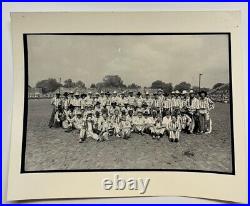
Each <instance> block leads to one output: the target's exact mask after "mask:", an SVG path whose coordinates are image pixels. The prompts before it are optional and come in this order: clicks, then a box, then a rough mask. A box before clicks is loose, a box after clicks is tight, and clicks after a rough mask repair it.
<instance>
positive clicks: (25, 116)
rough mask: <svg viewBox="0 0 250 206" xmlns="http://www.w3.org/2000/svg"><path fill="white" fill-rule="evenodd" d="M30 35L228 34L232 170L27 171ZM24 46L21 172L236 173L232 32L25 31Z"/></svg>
mask: <svg viewBox="0 0 250 206" xmlns="http://www.w3.org/2000/svg"><path fill="white" fill-rule="evenodd" d="M28 35H228V52H229V56H228V59H229V85H230V91H229V92H230V121H231V122H230V124H231V158H232V172H219V171H206V170H187V169H186V170H183V169H73V170H36V171H25V153H26V134H27V117H28V42H27V36H28ZM23 48H24V113H23V139H22V154H21V169H20V173H21V174H25V173H56V172H66V173H68V172H113V171H119V172H126V171H131V172H135V171H142V172H143V171H145V172H147V171H155V172H157V171H159V172H160V171H161V172H164V171H165V172H197V173H214V174H225V175H235V151H234V125H233V92H232V89H233V88H232V64H231V58H232V57H231V33H230V32H208V33H206V32H202V33H193V32H192V33H165V32H164V33H23Z"/></svg>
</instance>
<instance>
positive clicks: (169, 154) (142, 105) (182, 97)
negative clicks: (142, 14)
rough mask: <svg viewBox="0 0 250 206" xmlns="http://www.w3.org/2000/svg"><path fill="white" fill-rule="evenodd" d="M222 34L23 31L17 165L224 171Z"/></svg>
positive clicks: (226, 108) (229, 148) (227, 161)
mask: <svg viewBox="0 0 250 206" xmlns="http://www.w3.org/2000/svg"><path fill="white" fill-rule="evenodd" d="M228 38H229V37H228V35H227V34H220V33H215V34H203V35H202V34H180V35H178V34H174V35H168V34H161V35H157V34H154V35H152V34H142V35H132V34H131V35H129V34H122V35H107V34H105V35H94V34H91V35H87V34H86V35H85V34H76V35H70V34H65V35H57V34H49V35H48V34H47V35H42V34H41V35H32V34H28V35H27V42H26V44H27V45H26V46H27V51H28V53H27V65H28V66H27V70H28V71H27V72H28V79H27V96H26V98H27V113H26V115H27V118H25V119H26V120H27V126H26V128H25V133H24V139H23V144H24V145H25V151H24V155H25V156H24V160H23V162H22V164H23V168H24V171H27V172H37V171H39V172H43V171H46V172H50V171H76V170H79V171H89V170H91V171H93V170H94V171H103V170H111V171H112V170H119V171H120V170H121V171H122V170H155V171H157V170H166V171H168V170H171V171H172V170H174V171H175V170H176V171H196V172H214V173H223V174H231V173H233V171H234V163H233V133H232V125H231V124H232V121H231V119H232V116H231V114H232V105H231V82H230V81H231V80H230V57H229V52H228V51H229V44H228V42H229V39H228Z"/></svg>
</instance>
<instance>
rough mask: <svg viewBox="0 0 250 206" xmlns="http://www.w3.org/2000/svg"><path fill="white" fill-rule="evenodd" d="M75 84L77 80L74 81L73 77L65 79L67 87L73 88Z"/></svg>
mask: <svg viewBox="0 0 250 206" xmlns="http://www.w3.org/2000/svg"><path fill="white" fill-rule="evenodd" d="M75 86H76V84H75V82H73V81H72V79H66V80H65V81H64V87H66V88H72V87H75Z"/></svg>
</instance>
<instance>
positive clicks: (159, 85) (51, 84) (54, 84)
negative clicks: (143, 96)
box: [36, 75, 224, 93]
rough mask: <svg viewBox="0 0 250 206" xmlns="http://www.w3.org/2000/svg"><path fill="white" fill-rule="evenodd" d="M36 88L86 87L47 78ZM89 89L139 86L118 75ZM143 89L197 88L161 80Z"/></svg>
mask: <svg viewBox="0 0 250 206" xmlns="http://www.w3.org/2000/svg"><path fill="white" fill-rule="evenodd" d="M223 84H224V83H217V84H215V85H214V86H213V89H215V88H218V87H220V86H222V85H223ZM36 87H37V88H42V91H43V93H49V92H54V91H56V90H57V89H58V88H59V87H65V88H80V89H86V88H87V87H86V85H85V83H84V82H82V81H81V80H79V81H76V82H74V81H73V80H72V79H66V80H65V81H64V82H63V84H62V83H60V82H58V81H57V80H56V79H54V78H49V79H46V80H41V81H39V82H37V84H36ZM90 88H92V89H98V90H100V89H105V88H121V89H140V88H141V86H140V85H138V84H136V83H132V84H129V85H125V84H124V82H123V80H122V79H121V77H120V76H118V75H106V76H105V77H104V78H103V79H102V81H101V82H98V83H96V84H94V83H92V84H91V85H90ZM144 88H145V89H162V90H163V91H164V92H168V93H169V92H171V91H173V90H179V91H180V92H182V91H183V90H190V89H193V90H194V91H198V90H199V87H197V86H192V85H191V84H190V83H188V82H185V81H182V82H180V83H179V84H176V85H175V86H173V84H172V83H166V82H164V81H161V80H155V81H153V82H152V84H151V86H150V87H144ZM201 89H202V90H205V91H208V90H209V88H201Z"/></svg>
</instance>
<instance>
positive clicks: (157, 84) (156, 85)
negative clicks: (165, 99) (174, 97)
mask: <svg viewBox="0 0 250 206" xmlns="http://www.w3.org/2000/svg"><path fill="white" fill-rule="evenodd" d="M151 88H152V89H162V90H163V91H164V92H167V93H170V92H171V91H172V90H173V86H172V83H165V82H163V81H161V80H156V81H154V82H152V85H151Z"/></svg>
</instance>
